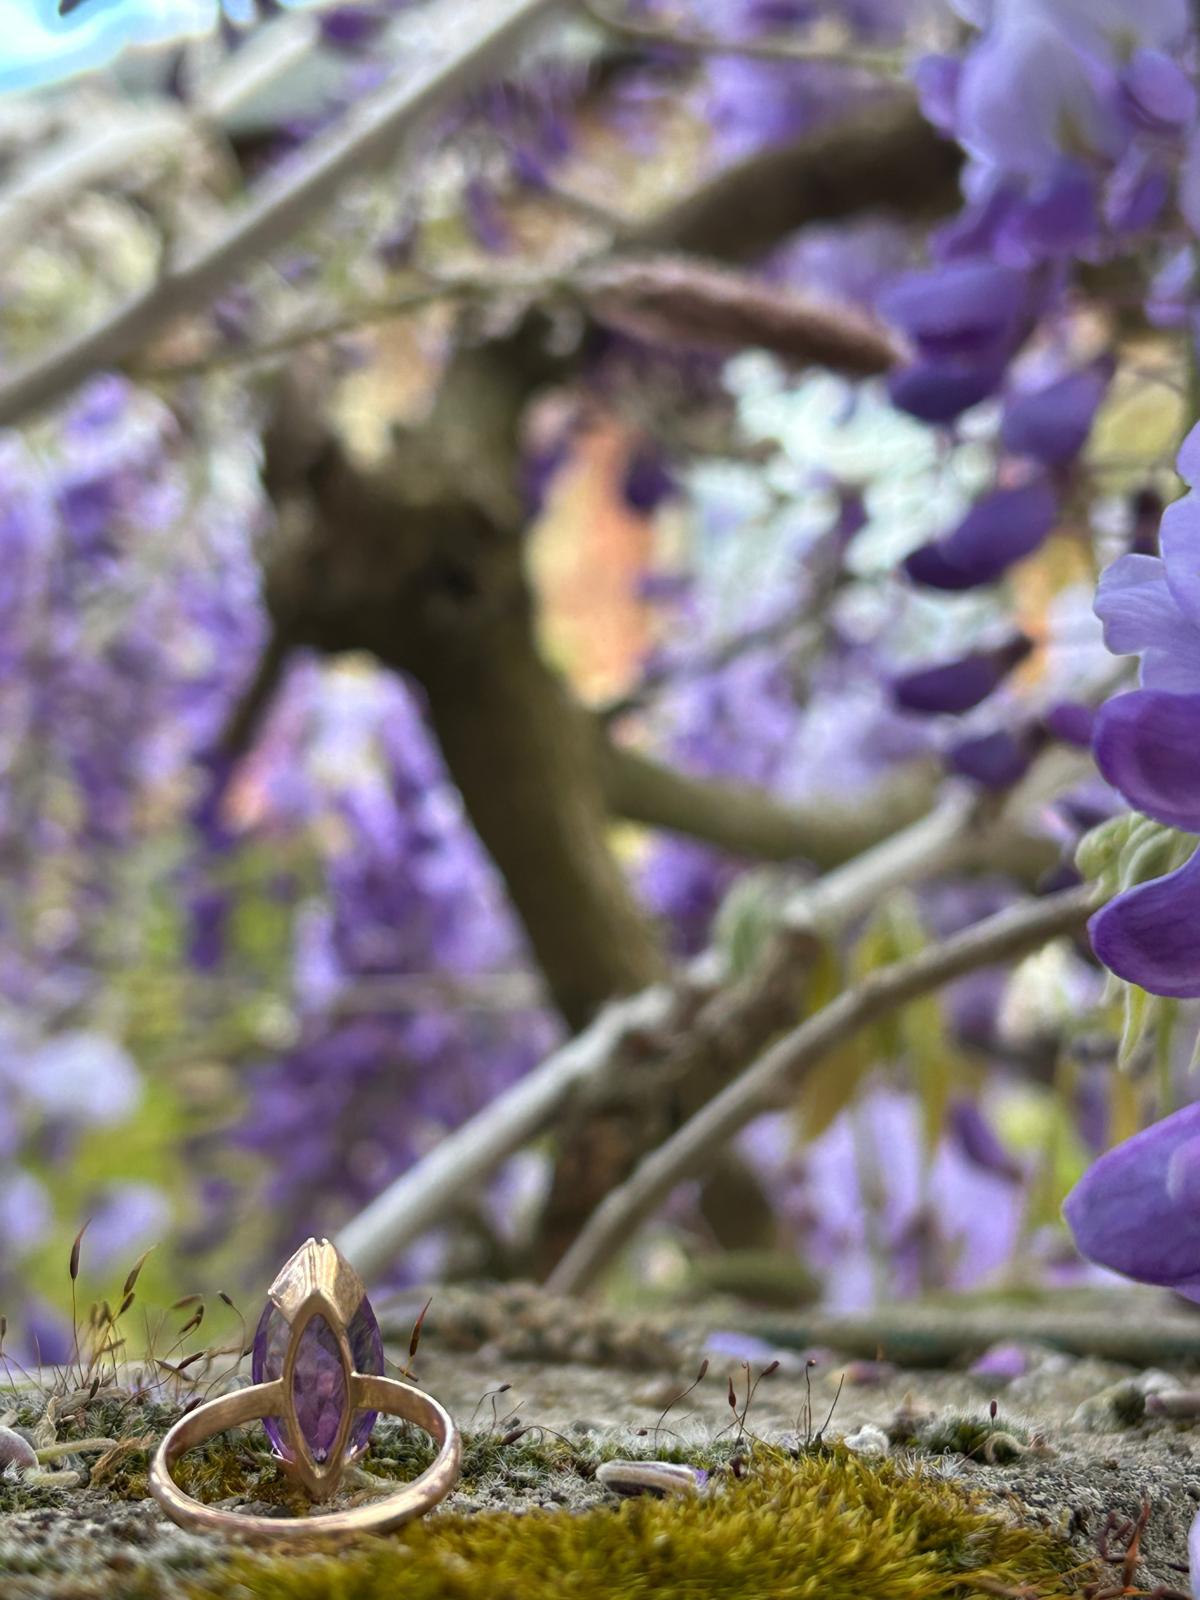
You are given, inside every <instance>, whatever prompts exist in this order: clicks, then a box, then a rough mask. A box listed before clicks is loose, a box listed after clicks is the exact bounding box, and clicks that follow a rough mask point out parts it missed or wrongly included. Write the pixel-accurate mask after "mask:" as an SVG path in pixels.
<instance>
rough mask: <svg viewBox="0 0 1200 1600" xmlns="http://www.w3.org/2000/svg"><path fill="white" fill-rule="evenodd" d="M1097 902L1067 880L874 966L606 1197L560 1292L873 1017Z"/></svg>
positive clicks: (1007, 953) (1078, 919)
mask: <svg viewBox="0 0 1200 1600" xmlns="http://www.w3.org/2000/svg"><path fill="white" fill-rule="evenodd" d="M1094 909H1095V898H1094V891H1093V890H1092V889H1091V888H1085V889H1070V890H1067V891H1065V892H1064V893H1062V894H1058V895H1054V896H1052V897H1050V898H1048V899H1045V900H1034V901H1031V902H1027V903H1023V904H1021V905H1018V906H1015V907H1012V908H1010V909H1007V910H1004V911H1001V912H1000V913H998V914H997V915H996V916H994V917H988V918H987V919H986V920H984V921H983V922H979V923H976V924H975V925H974V926H973V927H970V928H967V929H966V930H964V931H963V932H962V933H958V934H955V935H953V936H952V937H951V938H949V939H946V940H944V941H943V942H942V943H940V944H936V945H930V946H929V947H927V948H926V949H924V950H922V951H921V952H920V953H919V954H918V955H915V956H913V957H912V958H911V959H910V960H907V961H898V962H896V963H894V964H893V965H892V966H890V967H884V968H881V969H879V970H877V971H875V972H872V973H870V974H868V976H867V977H865V978H864V979H863V980H862V981H861V982H860V983H858V984H856V985H855V986H854V987H853V988H851V989H847V990H846V991H845V992H844V993H843V994H840V995H839V996H838V997H837V999H836V1000H834V1001H833V1002H832V1003H831V1004H830V1005H828V1006H826V1007H825V1009H824V1010H823V1011H820V1012H818V1013H817V1015H816V1016H813V1017H810V1018H808V1019H807V1020H806V1021H805V1022H803V1023H802V1024H801V1025H800V1026H799V1027H798V1028H796V1029H795V1030H794V1031H793V1032H791V1033H789V1034H787V1035H785V1037H784V1038H782V1039H780V1040H779V1041H778V1043H776V1044H775V1045H773V1046H772V1047H771V1048H770V1049H769V1050H767V1051H766V1052H765V1053H764V1054H763V1055H762V1056H760V1057H759V1059H758V1060H757V1061H756V1062H755V1063H754V1064H753V1066H751V1067H750V1068H749V1069H748V1070H747V1071H746V1072H744V1073H743V1074H742V1075H741V1076H740V1077H739V1078H737V1079H735V1080H734V1082H732V1083H731V1084H729V1085H728V1086H727V1087H726V1088H725V1089H724V1090H723V1091H722V1092H721V1093H720V1094H718V1095H717V1096H716V1097H715V1099H713V1100H710V1101H709V1102H708V1104H707V1105H705V1106H704V1107H702V1108H701V1110H700V1111H698V1112H697V1113H696V1115H695V1116H694V1117H692V1118H691V1119H690V1120H689V1121H688V1122H685V1123H684V1125H683V1126H682V1127H681V1128H680V1129H679V1131H678V1132H677V1133H675V1134H674V1135H673V1136H672V1137H671V1138H670V1139H668V1140H667V1141H666V1143H665V1144H663V1145H661V1146H660V1147H659V1148H658V1149H657V1150H656V1151H654V1152H653V1154H652V1155H649V1156H647V1157H646V1159H645V1160H644V1161H643V1162H642V1163H641V1165H640V1166H639V1167H638V1168H637V1170H636V1171H635V1172H634V1174H633V1176H632V1177H631V1178H630V1179H629V1180H628V1182H626V1183H625V1184H623V1185H622V1186H621V1188H619V1189H617V1190H614V1192H613V1193H612V1194H610V1195H609V1196H608V1198H607V1199H606V1200H605V1201H604V1202H603V1203H602V1205H601V1206H600V1207H599V1208H598V1210H597V1211H596V1212H595V1213H594V1215H593V1217H592V1219H591V1221H590V1222H589V1223H588V1225H587V1227H586V1228H585V1229H584V1230H583V1232H582V1233H581V1234H580V1236H579V1237H578V1239H576V1241H575V1243H574V1244H573V1245H572V1247H571V1249H570V1250H569V1251H568V1253H567V1254H566V1255H565V1256H564V1257H563V1259H562V1261H561V1262H560V1263H559V1264H558V1266H557V1267H556V1269H555V1270H554V1272H553V1273H552V1275H551V1277H550V1279H549V1281H548V1284H547V1287H548V1288H549V1289H551V1290H552V1291H555V1292H558V1293H562V1294H577V1293H580V1292H582V1291H583V1290H586V1289H587V1288H589V1287H590V1286H591V1285H592V1284H593V1283H594V1282H595V1281H596V1278H597V1277H598V1276H599V1274H600V1273H601V1272H602V1271H603V1270H604V1268H605V1267H606V1266H607V1265H608V1264H609V1262H610V1261H611V1260H612V1259H613V1258H614V1256H615V1255H616V1254H617V1252H618V1251H619V1250H620V1249H621V1247H622V1245H624V1244H625V1243H627V1242H628V1240H629V1239H630V1238H631V1237H632V1235H633V1232H634V1230H635V1229H636V1228H637V1227H638V1225H639V1224H640V1223H641V1222H642V1221H643V1220H644V1219H645V1218H646V1217H647V1216H649V1215H650V1214H651V1213H652V1212H653V1211H654V1210H655V1209H656V1208H657V1207H658V1206H659V1205H660V1204H661V1202H662V1201H663V1200H665V1199H666V1197H667V1196H668V1195H669V1194H670V1192H671V1190H672V1189H673V1188H674V1187H675V1185H676V1184H677V1183H679V1182H681V1181H682V1180H683V1179H684V1178H686V1177H688V1176H689V1175H690V1174H692V1173H694V1172H695V1171H697V1170H698V1169H699V1168H700V1167H702V1166H703V1165H704V1163H705V1162H706V1161H707V1160H709V1159H710V1158H711V1157H712V1156H713V1155H714V1154H715V1153H716V1152H717V1151H719V1150H720V1149H721V1148H722V1146H724V1145H725V1144H727V1143H728V1142H729V1140H730V1139H732V1138H733V1136H734V1135H735V1134H736V1133H738V1132H740V1130H741V1129H742V1128H744V1127H745V1126H746V1124H747V1123H748V1122H750V1121H752V1120H753V1118H754V1117H756V1116H758V1115H759V1114H760V1113H761V1112H763V1111H766V1110H770V1109H771V1108H772V1107H774V1106H776V1105H778V1104H779V1103H780V1101H781V1100H782V1099H784V1098H785V1097H786V1096H787V1095H788V1094H789V1093H791V1092H792V1091H793V1090H794V1089H795V1087H796V1084H797V1082H798V1081H799V1080H800V1079H801V1078H802V1076H803V1075H804V1073H805V1072H806V1071H808V1070H809V1068H811V1067H812V1066H814V1065H815V1064H816V1063H817V1062H818V1061H820V1060H821V1059H822V1058H823V1057H824V1056H826V1055H828V1054H829V1052H830V1051H831V1050H834V1049H836V1048H837V1047H838V1045H840V1044H842V1043H843V1042H844V1041H845V1040H847V1039H848V1038H850V1037H851V1036H852V1035H853V1034H855V1033H857V1032H858V1031H859V1029H860V1028H863V1027H865V1026H866V1025H867V1024H868V1023H870V1022H873V1021H874V1020H875V1019H876V1018H878V1017H881V1016H884V1015H886V1013H887V1012H889V1011H894V1010H896V1009H897V1008H898V1007H900V1006H903V1005H905V1004H907V1003H908V1002H909V1001H910V1000H914V999H916V998H917V997H918V996H920V995H923V994H928V993H930V992H931V991H932V990H934V989H939V988H941V987H942V986H943V985H944V984H947V983H949V982H950V981H951V980H952V979H954V978H958V977H961V976H962V975H963V974H964V973H967V972H972V971H974V970H975V969H976V968H977V967H982V966H988V965H991V964H992V963H994V962H999V961H1007V960H1011V959H1013V958H1014V957H1016V956H1021V955H1025V954H1027V953H1029V952H1030V951H1032V950H1037V949H1039V948H1040V947H1041V946H1042V945H1044V944H1046V943H1047V942H1048V941H1049V940H1051V939H1055V938H1058V937H1060V936H1061V935H1063V934H1070V933H1076V932H1078V931H1079V930H1080V929H1081V928H1082V927H1083V924H1084V922H1085V920H1086V918H1087V916H1088V914H1089V912H1091V911H1092V910H1094Z"/></svg>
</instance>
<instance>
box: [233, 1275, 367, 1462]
mask: <svg viewBox="0 0 1200 1600" xmlns="http://www.w3.org/2000/svg"><path fill="white" fill-rule="evenodd" d="M291 1331H292V1330H291V1327H290V1325H289V1324H288V1322H287V1321H286V1320H285V1318H284V1316H283V1313H282V1312H281V1311H280V1310H279V1307H278V1306H277V1305H276V1304H275V1303H274V1301H272V1300H268V1301H267V1303H266V1305H265V1306H264V1307H263V1314H262V1316H261V1317H260V1318H259V1321H258V1328H257V1330H256V1331H255V1335H254V1353H253V1357H252V1359H251V1377H252V1378H253V1381H254V1382H255V1383H272V1382H274V1381H275V1380H276V1379H277V1378H281V1377H282V1376H283V1366H284V1361H285V1359H286V1357H287V1349H288V1341H289V1340H290V1338H291ZM346 1333H347V1337H348V1339H349V1342H350V1357H351V1360H352V1362H353V1363H354V1370H355V1371H356V1372H364V1373H373V1374H375V1375H377V1376H378V1375H379V1374H381V1373H382V1372H383V1338H382V1336H381V1334H380V1332H379V1324H378V1322H377V1321H376V1320H375V1312H374V1311H373V1310H372V1308H371V1302H370V1301H369V1300H368V1299H367V1297H366V1295H364V1296H363V1297H362V1299H361V1300H360V1301H359V1305H358V1310H357V1311H356V1312H355V1313H354V1315H353V1317H352V1318H351V1319H350V1324H349V1327H348V1328H347V1329H346ZM292 1395H293V1400H294V1402H295V1406H296V1419H297V1421H298V1423H299V1425H300V1431H301V1432H302V1433H303V1435H304V1440H305V1443H306V1444H307V1446H308V1450H309V1454H310V1455H311V1456H312V1459H313V1461H314V1462H315V1463H316V1464H317V1465H318V1466H322V1465H323V1464H324V1463H325V1462H326V1461H328V1459H329V1453H330V1451H331V1450H332V1448H333V1445H334V1441H335V1440H336V1439H337V1433H338V1427H339V1426H340V1424H341V1420H342V1413H343V1412H344V1411H345V1409H346V1404H347V1395H346V1374H345V1373H344V1372H343V1371H342V1359H341V1353H340V1352H339V1350H338V1342H337V1337H336V1335H335V1334H334V1331H333V1329H332V1328H331V1327H330V1326H329V1324H328V1322H326V1320H325V1318H324V1317H322V1316H319V1315H318V1316H315V1317H313V1318H312V1319H311V1321H309V1323H308V1324H307V1325H306V1327H305V1329H304V1332H303V1333H302V1334H301V1335H300V1348H299V1350H298V1351H297V1354H296V1365H295V1367H294V1368H293V1369H292ZM376 1415H377V1413H376V1412H374V1411H359V1412H358V1413H357V1414H356V1415H355V1417H354V1421H353V1422H352V1423H351V1426H350V1432H349V1434H348V1436H347V1439H346V1454H347V1457H352V1456H357V1455H359V1454H360V1453H361V1451H363V1450H364V1449H365V1448H366V1443H367V1440H368V1439H369V1438H370V1435H371V1429H372V1428H373V1427H374V1426H375V1418H376ZM263 1427H264V1428H265V1429H266V1432H267V1437H268V1438H269V1439H270V1441H271V1443H272V1445H274V1447H275V1450H276V1453H277V1454H279V1455H281V1456H284V1457H285V1458H287V1459H289V1460H290V1459H291V1457H292V1455H293V1451H292V1447H291V1445H290V1443H289V1441H288V1438H287V1431H286V1427H285V1424H284V1421H283V1419H282V1418H281V1417H265V1418H264V1419H263Z"/></svg>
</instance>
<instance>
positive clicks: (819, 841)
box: [601, 740, 939, 869]
mask: <svg viewBox="0 0 1200 1600" xmlns="http://www.w3.org/2000/svg"><path fill="white" fill-rule="evenodd" d="M601 779H602V782H603V784H604V794H605V799H606V801H607V803H608V809H609V811H610V812H611V813H612V814H613V816H614V817H620V818H622V819H623V820H624V821H626V822H637V823H640V824H642V825H643V826H644V827H648V828H664V829H666V830H667V831H668V832H671V833H682V834H686V835H687V836H688V837H689V838H692V839H702V840H703V841H704V842H705V843H706V844H712V845H715V846H716V847H717V848H718V849H721V850H728V851H729V852H730V853H731V854H733V855H737V856H745V857H746V858H748V859H749V860H752V861H808V862H812V863H813V864H814V865H815V866H817V867H820V868H822V869H824V868H829V867H834V866H838V865H840V863H842V862H844V861H849V860H851V859H852V858H853V857H854V856H857V855H860V854H861V853H862V851H864V850H866V849H867V848H868V847H869V846H871V845H873V844H877V843H878V842H879V840H881V839H885V838H887V837H888V836H889V835H890V834H893V833H895V832H896V831H897V829H899V828H903V827H906V826H907V825H908V824H909V823H912V822H915V821H917V819H918V818H920V817H923V816H924V815H925V814H926V813H927V812H928V810H929V807H930V805H931V803H932V800H933V796H934V793H935V791H936V788H937V784H938V779H939V773H938V770H937V769H936V768H935V766H934V765H933V764H932V763H926V762H914V763H912V764H911V765H909V766H906V767H904V768H901V769H900V770H898V771H897V772H896V773H895V774H893V775H892V776H891V777H890V778H889V779H887V780H886V781H885V782H883V783H882V784H880V786H879V787H878V788H877V789H875V790H873V791H871V793H869V794H868V795H866V796H864V797H863V799H862V800H861V801H859V802H856V803H851V804H837V805H834V804H831V803H828V802H826V803H824V804H822V803H816V804H812V805H809V806H805V807H800V806H794V805H787V804H784V803H783V802H781V801H778V800H776V799H774V798H773V797H772V796H771V795H770V794H768V793H767V792H766V791H765V790H763V789H756V788H754V787H752V786H751V785H749V784H741V783H730V782H727V781H725V780H722V779H719V778H700V777H694V776H691V775H689V774H688V773H684V772H680V771H678V770H677V769H676V768H674V767H668V766H665V765H664V764H663V763H661V762H658V761H655V760H654V759H653V757H651V756H648V755H645V754H644V753H643V752H642V751H640V750H634V749H631V748H630V747H629V746H627V745H617V744H612V743H610V742H609V741H607V740H605V741H604V742H603V744H602V746H601Z"/></svg>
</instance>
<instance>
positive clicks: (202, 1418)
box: [150, 1372, 462, 1544]
mask: <svg viewBox="0 0 1200 1600" xmlns="http://www.w3.org/2000/svg"><path fill="white" fill-rule="evenodd" d="M349 1398H350V1403H351V1406H352V1407H353V1408H354V1409H355V1410H362V1411H379V1412H384V1413H386V1414H387V1415H389V1416H393V1417H403V1418H404V1420H405V1421H406V1422H412V1423H415V1424H416V1426H417V1427H418V1428H422V1429H423V1430H424V1431H425V1432H426V1433H428V1434H429V1435H430V1436H431V1437H432V1438H433V1440H434V1441H435V1443H436V1444H437V1445H438V1446H439V1449H438V1454H437V1459H436V1460H435V1461H434V1463H433V1465H432V1466H431V1467H429V1468H428V1470H427V1471H425V1472H423V1473H422V1474H421V1476H420V1477H419V1478H416V1479H415V1480H414V1481H413V1482H412V1483H407V1484H405V1485H404V1487H403V1488H402V1489H399V1490H397V1492H396V1493H395V1494H389V1495H385V1496H383V1497H382V1498H381V1499H379V1500H374V1501H372V1502H371V1503H370V1504H369V1505H363V1506H355V1507H354V1508H353V1509H352V1510H349V1511H331V1512H329V1513H328V1515H326V1516H317V1517H252V1516H242V1515H240V1514H239V1513H238V1512H236V1511H222V1510H219V1509H218V1508H217V1507H216V1506H206V1505H204V1504H202V1502H201V1501H199V1500H193V1499H192V1497H191V1495H189V1494H185V1493H184V1492H183V1490H182V1489H181V1488H180V1487H179V1485H178V1484H177V1483H176V1482H175V1479H174V1476H173V1470H174V1467H175V1465H176V1463H177V1462H178V1461H179V1459H180V1457H181V1456H183V1455H184V1454H185V1453H186V1452H187V1451H189V1450H193V1449H195V1447H196V1446H197V1445H199V1444H203V1443H204V1441H205V1440H206V1439H211V1438H212V1437H213V1436H214V1435H215V1434H218V1433H223V1432H224V1431H225V1429H226V1428H236V1427H240V1426H241V1425H242V1424H243V1423H246V1422H255V1421H258V1420H259V1419H260V1418H262V1417H269V1416H277V1415H280V1414H281V1413H283V1412H285V1411H286V1402H285V1386H284V1382H283V1380H282V1379H278V1380H276V1381H275V1382H274V1383H258V1384H254V1385H253V1386H252V1387H250V1388H248V1389H239V1390H238V1391H237V1392H236V1393H235V1394H227V1395H222V1396H221V1397H220V1398H219V1399H216V1400H209V1401H207V1402H206V1403H205V1404H204V1405H202V1406H198V1407H197V1408H196V1410H195V1411H190V1412H188V1414H187V1416H185V1417H181V1418H180V1420H179V1421H178V1422H177V1423H176V1424H175V1426H174V1427H173V1428H172V1429H171V1430H170V1432H169V1433H168V1434H167V1436H166V1438H165V1439H164V1440H163V1441H162V1443H161V1444H160V1445H159V1447H158V1450H157V1452H156V1454H155V1457H154V1460H153V1462H152V1464H151V1467H150V1490H151V1493H152V1494H153V1495H154V1498H155V1499H156V1500H157V1501H158V1503H159V1505H160V1506H162V1508H163V1510H164V1511H165V1512H166V1513H167V1515H168V1516H169V1517H171V1518H172V1519H173V1520H174V1521H175V1522H177V1523H179V1525H180V1526H181V1527H183V1528H187V1529H188V1530H189V1531H191V1532H193V1533H218V1534H222V1535H224V1536H225V1537H226V1538H234V1539H244V1540H246V1541H248V1542H249V1543H252V1544H296V1543H298V1542H313V1543H320V1542H323V1541H326V1540H338V1541H340V1540H345V1539H353V1538H357V1537H359V1536H360V1535H363V1534H372V1533H386V1532H387V1531H388V1530H389V1529H391V1528H398V1527H400V1525H401V1524H402V1523H405V1522H410V1521H412V1519H413V1518H414V1517H419V1516H423V1515H424V1513H425V1512H426V1511H430V1510H432V1508H433V1507H434V1506H436V1505H437V1504H438V1503H439V1501H441V1500H444V1499H445V1497H446V1496H447V1495H448V1494H449V1492H450V1490H451V1489H452V1488H453V1487H454V1484H455V1481H456V1480H457V1478H458V1472H459V1464H460V1460H461V1456H462V1441H461V1440H460V1438H459V1434H458V1429H457V1428H456V1427H455V1425H454V1422H453V1419H452V1418H451V1416H450V1414H449V1412H447V1411H446V1409H445V1408H444V1407H443V1406H441V1405H439V1404H438V1402H437V1401H436V1400H435V1399H433V1397H432V1396H431V1395H427V1394H425V1393H424V1392H423V1391H422V1390H420V1389H415V1388H413V1386H412V1385H411V1384H408V1383H401V1382H400V1381H399V1380H398V1379H396V1378H382V1377H375V1376H373V1375H370V1374H366V1373H360V1372H356V1373H352V1374H351V1375H350V1383H349Z"/></svg>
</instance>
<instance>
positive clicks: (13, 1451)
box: [0, 1428, 38, 1472]
mask: <svg viewBox="0 0 1200 1600" xmlns="http://www.w3.org/2000/svg"><path fill="white" fill-rule="evenodd" d="M37 1464H38V1458H37V1451H36V1450H35V1449H34V1448H33V1446H32V1445H31V1444H30V1442H29V1440H28V1439H25V1438H22V1436H21V1435H20V1434H19V1433H16V1432H14V1431H13V1429H12V1428H0V1472H2V1471H3V1470H4V1468H5V1467H10V1466H15V1467H17V1468H19V1469H20V1470H22V1471H24V1470H25V1468H27V1467H36V1466H37Z"/></svg>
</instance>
